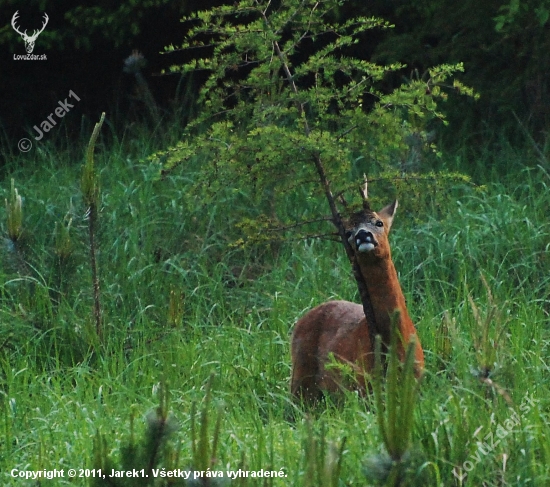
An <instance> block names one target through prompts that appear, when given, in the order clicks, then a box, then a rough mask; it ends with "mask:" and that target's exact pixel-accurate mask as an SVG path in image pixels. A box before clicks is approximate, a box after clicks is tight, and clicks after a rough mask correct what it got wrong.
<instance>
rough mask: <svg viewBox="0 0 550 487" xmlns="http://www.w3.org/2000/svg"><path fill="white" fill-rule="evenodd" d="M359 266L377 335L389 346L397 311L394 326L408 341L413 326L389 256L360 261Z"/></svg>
mask: <svg viewBox="0 0 550 487" xmlns="http://www.w3.org/2000/svg"><path fill="white" fill-rule="evenodd" d="M359 267H360V269H361V273H362V274H363V277H364V279H365V282H366V285H367V289H368V291H369V297H370V300H371V304H372V308H373V312H374V318H375V320H376V332H377V333H379V334H380V335H381V337H382V341H383V342H384V343H386V344H389V342H390V330H391V320H392V317H393V316H394V314H395V311H396V310H398V311H399V317H398V323H397V326H398V329H399V331H400V333H401V335H402V337H404V338H405V340H406V341H408V338H409V334H410V333H411V330H414V326H413V324H412V321H411V318H410V316H409V313H408V311H407V307H406V304H405V296H404V295H403V291H402V290H401V286H400V284H399V280H398V279H397V271H396V270H395V266H394V265H393V262H392V260H391V257H388V258H386V259H372V260H369V261H367V262H360V263H359Z"/></svg>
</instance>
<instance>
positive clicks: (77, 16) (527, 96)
mask: <svg viewBox="0 0 550 487" xmlns="http://www.w3.org/2000/svg"><path fill="white" fill-rule="evenodd" d="M216 3H218V4H220V3H223V2H219V1H218V2H216V1H215V0H201V1H193V0H184V1H170V0H132V1H124V2H115V1H112V0H104V1H99V2H79V3H78V4H77V5H75V3H74V2H70V1H66V0H58V1H55V2H53V1H47V0H33V1H22V0H8V1H4V2H2V7H1V9H0V18H1V19H2V22H1V25H2V27H1V28H0V59H1V61H0V87H1V96H0V127H1V129H2V130H3V132H4V140H5V141H7V142H8V143H9V144H10V145H11V144H16V143H17V140H18V139H19V138H21V137H24V136H25V134H28V133H30V131H31V130H32V127H33V126H34V125H39V124H40V122H41V121H42V120H44V119H45V118H46V117H47V116H48V115H49V114H50V113H51V112H52V111H53V110H54V109H55V107H56V106H57V102H58V101H59V100H64V99H65V98H66V97H67V96H68V93H69V91H70V90H72V91H73V92H74V93H75V94H77V95H78V96H79V97H80V98H81V102H79V103H78V104H77V105H76V106H75V107H74V109H73V110H71V113H69V114H68V115H67V116H66V117H65V118H64V121H63V125H64V133H65V134H66V135H67V137H69V139H71V138H72V137H75V136H79V134H80V133H81V132H82V131H83V130H85V133H86V134H88V133H89V127H90V124H91V123H92V121H93V122H95V121H96V120H97V119H98V118H99V115H100V113H101V112H102V111H106V112H107V117H108V120H111V121H112V122H114V123H113V125H114V126H115V127H116V128H115V129H114V130H121V129H122V127H123V126H127V125H128V124H131V123H133V122H139V121H143V119H144V117H146V115H145V114H146V111H147V110H146V107H145V106H144V103H143V101H142V100H141V99H140V97H139V96H137V93H136V89H137V88H136V80H135V78H134V76H132V75H131V74H126V73H124V72H123V63H124V59H125V58H127V57H128V56H129V55H130V54H131V52H132V50H134V49H137V50H139V51H140V52H141V53H143V55H144V57H145V59H146V60H147V65H146V66H145V68H144V69H143V74H144V75H145V77H146V79H147V83H148V85H149V88H150V90H151V92H152V94H153V97H154V99H155V102H156V104H157V105H158V107H159V110H160V113H161V115H162V118H163V120H164V122H168V123H173V121H174V117H173V115H174V113H179V114H182V113H184V114H185V113H187V112H188V110H189V107H183V104H185V103H189V100H193V95H194V93H196V90H197V88H198V86H199V84H200V79H197V77H195V79H183V78H182V77H181V76H179V75H177V74H170V75H161V71H162V70H163V69H168V68H169V66H170V65H174V64H181V63H182V62H183V61H185V56H187V55H188V54H186V53H182V52H175V53H171V54H169V55H163V54H161V52H162V51H163V49H164V47H165V46H168V45H170V44H172V45H175V46H177V45H179V44H180V43H181V41H182V39H183V37H184V35H185V32H186V29H187V28H188V27H187V26H186V25H185V24H182V23H181V22H180V19H181V17H182V16H183V15H184V14H189V13H191V12H193V11H196V10H199V9H205V8H208V7H210V6H213V5H215V4H216ZM16 11H18V12H19V19H18V25H19V26H20V28H21V29H23V30H24V29H28V32H32V31H33V30H34V29H38V28H40V26H41V25H42V20H43V14H44V13H47V14H48V16H49V23H48V25H47V26H46V28H45V30H44V31H43V32H42V33H41V34H40V36H39V37H38V39H37V41H36V46H35V49H34V52H33V54H36V55H41V54H46V56H47V60H45V61H22V60H15V59H14V55H19V54H25V46H24V43H23V41H22V39H21V37H20V36H19V35H18V34H17V33H16V32H15V31H14V30H13V28H12V27H11V19H12V16H13V15H14V13H15V12H16ZM549 11H550V2H549V1H547V0H531V1H524V2H519V1H517V0H509V1H499V0H487V1H483V2H479V1H476V0H465V1H464V2H459V3H456V2H453V1H450V0H426V1H424V2H408V1H402V0H395V1H387V0H376V1H371V2H363V1H351V2H347V3H346V4H345V5H343V6H342V8H341V10H340V11H339V12H336V13H335V15H337V16H338V17H339V20H342V19H345V18H346V17H348V16H351V15H368V16H377V17H382V18H384V19H385V20H388V21H390V22H391V23H392V24H394V25H395V28H393V29H390V30H385V31H375V32H374V33H373V31H371V32H370V33H369V34H368V36H366V37H365V38H364V42H361V43H360V44H359V45H357V46H356V50H357V52H356V53H354V54H355V55H357V56H359V57H362V58H369V59H371V60H373V61H375V62H378V63H391V62H395V61H399V62H402V63H405V64H406V65H407V67H406V68H405V69H403V70H402V71H401V72H400V73H399V75H397V76H394V78H393V79H391V78H389V79H387V81H386V82H387V88H388V90H389V89H391V88H393V87H395V86H397V85H399V84H401V83H402V82H403V80H404V79H407V78H411V77H422V76H423V73H425V72H426V70H427V69H428V68H429V67H431V66H434V65H437V64H441V63H457V62H463V63H464V68H465V72H464V73H463V74H460V75H459V76H458V78H459V79H460V80H461V81H462V82H463V83H465V84H466V85H469V86H471V87H473V88H474V89H475V90H476V91H477V92H478V93H479V94H480V98H479V99H478V100H473V99H468V100H465V98H464V97H458V96H457V97H455V99H453V97H452V96H451V99H450V100H449V102H448V103H447V104H446V106H444V107H443V109H444V111H445V112H446V113H447V115H448V117H449V121H450V124H449V126H448V128H447V129H441V130H439V132H438V134H437V136H438V138H439V139H440V141H441V140H442V141H443V144H444V146H446V147H447V148H452V147H453V146H455V145H459V146H463V145H464V143H466V144H467V145H468V146H469V147H471V149H472V150H473V151H475V150H476V147H480V146H482V145H483V146H484V147H487V144H499V141H500V140H503V139H505V140H507V142H508V143H512V144H522V143H524V142H525V141H526V138H527V136H526V134H527V133H528V134H530V135H529V137H533V138H534V140H535V141H536V143H537V144H542V145H544V142H545V140H546V135H547V126H548V121H549V116H550V90H549V83H548V72H549V69H548V68H549V64H550V61H549V54H548V53H549V52H550V30H549V23H548V17H549V15H548V12H549ZM183 122H185V120H183ZM531 142H532V141H531Z"/></svg>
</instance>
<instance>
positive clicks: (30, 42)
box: [11, 10, 49, 54]
mask: <svg viewBox="0 0 550 487" xmlns="http://www.w3.org/2000/svg"><path fill="white" fill-rule="evenodd" d="M18 17H19V10H18V11H17V12H15V13H14V14H13V17H12V18H11V26H12V27H13V30H15V32H17V33H18V34H19V35H20V36H21V37H22V38H23V40H24V41H25V49H26V51H27V53H28V54H32V51H33V49H34V43H35V42H36V39H37V37H38V36H39V35H40V34H41V33H42V31H43V30H44V29H45V27H46V25H47V24H48V20H49V17H48V15H47V14H46V13H44V23H43V24H42V28H41V29H40V30H35V31H34V32H33V34H32V35H30V36H29V35H27V30H26V29H25V32H21V31H20V30H19V29H18V28H17V25H16V24H15V22H16V21H17V18H18Z"/></svg>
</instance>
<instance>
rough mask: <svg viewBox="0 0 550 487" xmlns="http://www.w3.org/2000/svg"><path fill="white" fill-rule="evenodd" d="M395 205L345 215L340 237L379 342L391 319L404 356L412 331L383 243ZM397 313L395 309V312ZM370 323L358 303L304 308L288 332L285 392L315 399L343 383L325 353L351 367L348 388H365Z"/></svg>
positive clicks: (370, 361) (419, 360)
mask: <svg viewBox="0 0 550 487" xmlns="http://www.w3.org/2000/svg"><path fill="white" fill-rule="evenodd" d="M396 209H397V201H394V202H393V203H392V204H391V205H388V206H386V207H385V208H383V209H382V210H381V211H379V212H378V213H375V212H373V211H372V210H370V209H365V210H363V211H360V212H358V213H355V214H353V215H352V216H351V218H350V220H349V221H348V223H347V225H346V230H347V231H346V236H347V238H348V241H349V242H350V245H351V246H352V249H353V251H354V253H355V257H356V260H357V263H358V265H359V268H360V270H361V274H362V275H363V278H364V280H365V282H366V285H367V289H368V292H369V295H370V300H371V304H372V308H373V311H374V319H375V321H376V330H377V332H378V333H380V335H381V338H382V343H383V344H385V345H389V343H390V330H391V321H392V319H396V320H397V330H399V333H400V335H401V339H399V338H398V340H397V343H398V348H397V353H398V356H399V358H400V360H401V361H403V360H404V358H405V349H406V347H405V346H404V344H405V345H407V344H408V343H409V341H410V340H411V337H412V336H416V329H415V327H414V325H413V323H412V321H411V318H410V317H409V313H408V312H407V307H406V305H405V297H404V296H403V292H402V291H401V286H400V285H399V281H398V279H397V272H396V270H395V267H394V265H393V262H392V259H391V253H390V246H389V242H388V233H389V231H390V227H391V224H392V221H393V217H394V215H395V211H396ZM396 311H398V313H396ZM372 326H373V325H372V323H368V322H367V319H366V318H365V314H364V312H363V307H362V306H361V305H360V304H355V303H350V302H349V301H328V302H326V303H323V304H321V305H319V306H317V307H316V308H314V309H312V310H311V311H309V312H308V313H307V314H306V315H305V316H303V317H302V318H301V319H300V320H298V322H297V323H296V327H295V328H294V333H293V334H292V344H291V350H292V380H291V386H290V389H291V393H292V394H293V395H294V396H295V397H297V398H301V399H303V400H304V401H306V402H311V401H314V400H316V399H318V398H319V397H320V396H321V395H322V391H326V392H330V393H332V392H336V391H338V390H340V389H342V388H343V387H347V386H346V385H345V384H343V382H342V378H341V376H340V375H339V374H338V372H337V370H335V369H332V370H327V369H326V368H325V365H326V364H327V362H328V361H329V360H330V355H333V356H334V358H335V359H336V360H338V361H341V362H343V363H346V364H348V365H351V366H352V369H353V371H354V373H355V375H356V381H355V384H354V387H355V388H356V389H359V391H360V392H364V391H365V374H366V373H368V372H370V371H371V370H373V368H374V343H373V341H372V338H371V337H373V336H374V334H373V333H372V331H373V330H370V331H369V327H371V328H372ZM423 367H424V353H423V351H422V347H421V345H420V341H419V340H418V337H416V349H415V375H416V377H419V376H420V375H421V373H422V368H423Z"/></svg>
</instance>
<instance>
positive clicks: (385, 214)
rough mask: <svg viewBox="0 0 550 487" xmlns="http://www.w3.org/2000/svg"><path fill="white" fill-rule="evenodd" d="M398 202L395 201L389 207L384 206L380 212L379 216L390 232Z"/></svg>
mask: <svg viewBox="0 0 550 487" xmlns="http://www.w3.org/2000/svg"><path fill="white" fill-rule="evenodd" d="M397 206H398V205H397V200H395V201H394V202H393V203H391V204H390V205H388V206H384V208H382V209H381V210H380V211H379V212H378V216H379V217H380V218H382V220H384V223H385V224H386V228H387V229H388V231H389V230H390V228H391V224H392V222H393V216H394V215H395V212H396V211H397Z"/></svg>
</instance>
